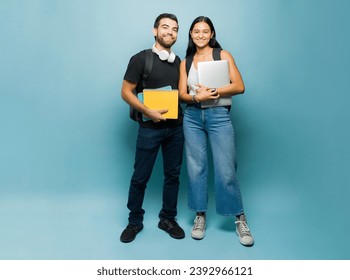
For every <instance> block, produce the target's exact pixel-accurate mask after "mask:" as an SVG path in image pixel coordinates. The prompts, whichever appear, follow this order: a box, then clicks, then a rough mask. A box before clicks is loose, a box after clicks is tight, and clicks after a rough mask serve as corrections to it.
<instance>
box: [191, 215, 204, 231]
mask: <svg viewBox="0 0 350 280" xmlns="http://www.w3.org/2000/svg"><path fill="white" fill-rule="evenodd" d="M204 222H205V218H204V217H202V216H196V218H195V220H194V226H193V230H197V229H199V230H203V228H204Z"/></svg>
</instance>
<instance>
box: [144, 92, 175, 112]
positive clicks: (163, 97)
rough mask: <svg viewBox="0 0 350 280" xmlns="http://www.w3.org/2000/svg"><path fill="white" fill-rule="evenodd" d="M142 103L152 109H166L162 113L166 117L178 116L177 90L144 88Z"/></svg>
mask: <svg viewBox="0 0 350 280" xmlns="http://www.w3.org/2000/svg"><path fill="white" fill-rule="evenodd" d="M143 103H144V104H145V105H146V106H147V107H148V108H150V109H153V110H161V109H168V112H167V113H165V114H163V116H164V117H165V118H166V119H177V118H178V107H179V94H178V91H177V90H158V89H145V90H144V91H143Z"/></svg>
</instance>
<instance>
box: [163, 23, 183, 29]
mask: <svg viewBox="0 0 350 280" xmlns="http://www.w3.org/2000/svg"><path fill="white" fill-rule="evenodd" d="M161 27H170V25H169V24H166V23H163V24H162V25H161ZM172 28H176V29H179V27H178V26H174V27H172Z"/></svg>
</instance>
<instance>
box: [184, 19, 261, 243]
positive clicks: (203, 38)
mask: <svg viewBox="0 0 350 280" xmlns="http://www.w3.org/2000/svg"><path fill="white" fill-rule="evenodd" d="M188 36H189V42H188V47H187V51H186V58H185V59H184V60H183V61H182V62H181V64H180V81H179V94H180V99H181V101H182V102H184V103H187V106H186V110H185V113H184V122H183V126H184V134H185V148H186V159H187V169H188V176H189V193H188V195H189V198H188V199H189V201H188V204H189V208H190V209H192V210H194V211H196V217H195V219H194V225H193V228H192V232H191V236H192V237H193V238H194V239H202V238H204V235H205V229H206V215H205V213H206V211H207V203H208V190H207V183H208V154H207V144H208V142H209V143H210V145H211V150H212V155H213V163H214V178H215V200H216V211H217V213H218V214H220V215H223V216H233V217H235V220H236V221H235V223H236V233H237V234H238V236H239V241H240V242H241V244H243V245H245V246H252V245H253V244H254V239H253V237H252V235H251V233H250V230H249V228H248V225H247V221H246V218H245V215H244V209H243V203H242V197H241V192H240V187H239V183H238V180H237V177H236V150H235V143H234V129H233V126H232V123H231V115H230V105H228V106H227V105H225V106H212V107H206V108H203V107H202V105H203V102H205V101H206V102H207V101H208V100H219V99H220V98H222V97H231V96H233V95H236V94H241V93H243V92H244V83H243V80H242V77H241V74H240V72H239V70H238V68H237V66H236V64H235V61H234V59H233V57H232V55H231V54H230V53H229V52H228V51H226V50H221V46H220V44H219V43H218V42H217V41H216V34H215V29H214V26H213V23H212V22H211V20H210V19H209V18H208V17H204V16H200V17H198V18H196V19H195V20H194V21H193V23H192V25H191V27H190V30H189V35H188ZM215 52H216V53H219V56H220V59H221V60H227V61H228V64H229V75H230V83H229V84H228V85H226V86H223V87H220V88H208V87H207V86H206V85H201V84H199V82H198V72H197V69H198V68H197V66H198V62H202V61H212V60H214V53H215ZM191 61H192V63H191V64H189V63H190V62H191ZM186 62H187V63H186ZM186 64H187V65H186ZM226 99H227V98H226ZM219 104H220V103H219ZM208 140H209V141H208Z"/></svg>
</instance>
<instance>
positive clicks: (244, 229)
mask: <svg viewBox="0 0 350 280" xmlns="http://www.w3.org/2000/svg"><path fill="white" fill-rule="evenodd" d="M235 224H236V225H237V227H238V231H239V233H240V234H241V235H242V236H244V235H248V236H251V234H250V230H249V227H248V225H247V222H246V221H235Z"/></svg>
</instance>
